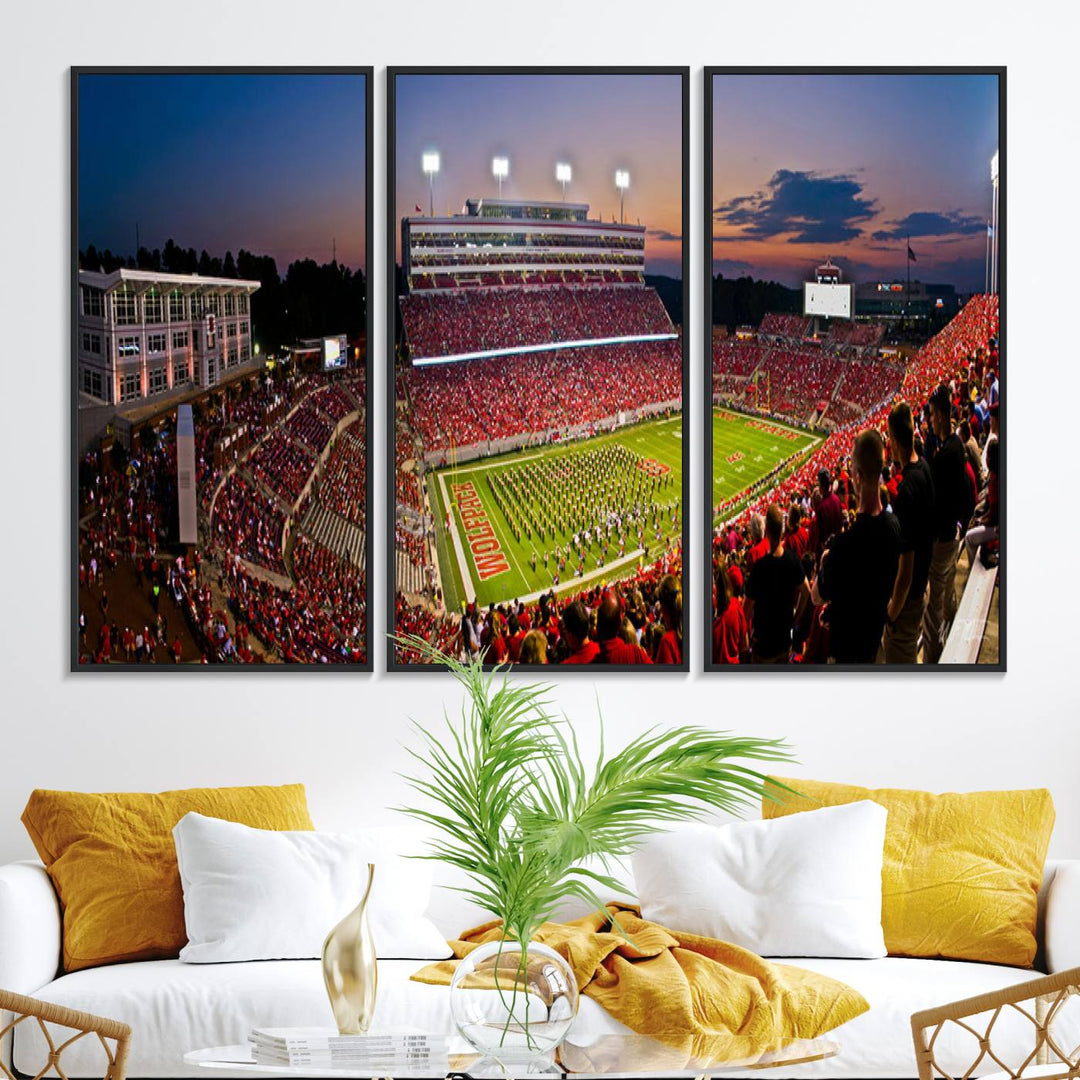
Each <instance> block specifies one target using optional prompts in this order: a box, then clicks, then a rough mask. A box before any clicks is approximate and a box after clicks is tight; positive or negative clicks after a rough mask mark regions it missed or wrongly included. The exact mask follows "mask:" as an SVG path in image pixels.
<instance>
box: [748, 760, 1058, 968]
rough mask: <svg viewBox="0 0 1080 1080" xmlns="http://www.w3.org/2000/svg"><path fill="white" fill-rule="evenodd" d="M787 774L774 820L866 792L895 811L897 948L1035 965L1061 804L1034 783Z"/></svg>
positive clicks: (893, 938)
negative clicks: (897, 783)
mask: <svg viewBox="0 0 1080 1080" xmlns="http://www.w3.org/2000/svg"><path fill="white" fill-rule="evenodd" d="M780 782H781V783H783V784H786V785H788V786H789V787H791V788H793V789H794V790H795V791H796V792H799V793H801V794H802V795H804V796H806V798H800V797H799V796H798V795H792V794H789V793H787V792H785V791H782V790H776V789H772V791H771V792H770V793H769V794H770V795H771V796H775V797H767V798H765V799H764V800H763V802H762V813H763V815H764V817H766V818H775V817H780V816H783V815H787V814H794V813H798V812H801V811H806V810H814V809H817V808H818V807H821V806H839V805H842V804H845V803H852V802H856V801H859V800H862V799H871V800H873V801H874V802H877V803H880V804H881V805H882V806H884V807H885V809H886V810H888V811H889V819H888V825H887V827H886V830H885V860H884V866H883V868H882V910H881V924H882V927H883V929H884V931H885V945H886V947H887V948H888V950H889V953H890V954H892V955H900V956H945V957H950V958H952V959H955V960H980V961H983V962H985V963H990V964H1015V965H1017V966H1020V967H1030V966H1031V965H1032V964H1033V963H1034V960H1035V953H1036V941H1035V930H1036V918H1037V895H1038V891H1039V885H1040V883H1041V882H1042V879H1043V863H1044V862H1045V860H1046V850H1047V847H1048V846H1049V844H1050V834H1051V832H1052V831H1053V828H1054V802H1053V799H1051V797H1050V792H1049V791H1046V790H1045V789H1036V790H1031V791H974V792H968V793H964V794H958V793H956V792H949V793H947V794H944V795H935V794H932V793H931V792H929V791H904V790H900V789H893V788H881V789H878V790H871V789H870V788H864V787H855V786H853V785H850V784H830V783H822V782H820V781H816V780H790V779H787V778H781V779H780Z"/></svg>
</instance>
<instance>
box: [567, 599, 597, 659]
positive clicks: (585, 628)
mask: <svg viewBox="0 0 1080 1080" xmlns="http://www.w3.org/2000/svg"><path fill="white" fill-rule="evenodd" d="M562 636H563V639H564V640H565V641H566V645H567V648H568V649H569V650H570V654H569V655H568V656H567V658H566V659H565V660H564V661H563V663H564V664H591V663H592V662H593V661H594V660H595V659H596V655H597V653H599V652H600V646H599V645H597V644H596V642H595V641H592V640H591V639H590V638H589V613H588V612H587V611H586V610H585V605H584V604H583V603H582V602H581V601H580V600H575V601H574V602H573V603H572V604H569V605H568V606H567V607H565V608H563V613H562Z"/></svg>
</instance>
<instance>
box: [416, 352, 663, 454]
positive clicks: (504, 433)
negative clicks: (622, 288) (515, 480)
mask: <svg viewBox="0 0 1080 1080" xmlns="http://www.w3.org/2000/svg"><path fill="white" fill-rule="evenodd" d="M403 380H404V382H405V384H406V387H407V393H408V397H409V400H410V402H411V406H412V422H413V424H414V427H415V430H416V433H417V434H418V435H419V436H420V438H421V440H422V442H423V446H424V450H425V452H426V453H431V452H432V451H444V450H447V449H449V447H450V446H451V445H452V444H453V445H457V446H467V445H471V444H475V443H481V442H485V441H488V440H494V439H504V438H512V437H515V436H519V435H523V434H527V433H541V432H549V431H562V430H565V429H567V428H569V427H571V426H573V425H577V424H584V423H596V422H597V421H600V420H603V419H606V418H607V417H610V416H612V415H614V414H615V413H617V412H619V411H620V410H626V409H636V408H638V407H640V406H641V405H645V404H648V403H654V402H663V401H673V400H681V398H682V353H681V350H680V347H679V343H678V341H676V340H669V341H656V342H632V343H628V344H623V345H597V346H591V347H589V348H583V349H564V350H558V351H550V352H548V351H545V352H536V353H527V354H523V355H516V356H498V357H492V358H490V359H486V360H470V361H467V362H463V363H460V364H445V365H443V364H440V365H435V366H430V367H410V368H408V369H407V370H406V371H405V372H404V374H403Z"/></svg>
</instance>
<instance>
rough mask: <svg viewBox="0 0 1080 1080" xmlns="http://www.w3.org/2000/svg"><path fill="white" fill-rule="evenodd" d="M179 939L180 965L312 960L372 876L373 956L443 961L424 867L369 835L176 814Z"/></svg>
mask: <svg viewBox="0 0 1080 1080" xmlns="http://www.w3.org/2000/svg"><path fill="white" fill-rule="evenodd" d="M173 836H174V837H175V838H176V858H177V862H178V863H179V866H180V880H181V882H182V883H183V887H184V923H185V925H186V927H187V936H188V943H187V944H186V945H185V946H184V947H183V948H182V949H181V950H180V959H181V960H183V961H184V962H185V963H188V964H213V963H224V962H230V963H231V962H235V961H241V960H314V959H318V958H319V957H320V956H321V955H322V948H323V942H324V941H325V939H326V935H327V934H328V933H329V931H330V930H331V928H332V927H334V926H336V925H337V924H338V922H340V921H341V919H343V918H344V917H345V915H346V914H347V913H348V912H350V911H352V910H353V908H355V907H356V905H357V903H359V901H360V898H361V897H362V896H363V895H364V893H365V890H366V888H367V883H368V867H369V865H372V866H374V871H375V877H374V880H373V883H372V889H371V893H370V895H369V897H368V904H367V918H368V924H369V926H370V927H371V934H372V938H373V940H374V942H375V949H376V952H377V955H378V956H380V957H382V958H385V959H416V960H442V959H444V958H445V957H447V956H449V955H450V947H449V945H447V943H446V939H445V938H444V937H443V936H442V935H441V934H440V933H439V931H438V930H437V929H436V928H435V925H434V923H432V922H431V920H430V919H428V918H426V917H425V916H424V912H425V911H426V910H427V907H428V901H429V900H430V899H431V871H430V868H429V865H428V864H427V863H424V862H420V861H419V860H412V859H403V858H401V857H400V856H398V855H393V854H391V853H389V852H387V851H386V850H385V849H383V848H382V847H381V846H380V845H379V844H378V842H377V841H376V840H375V839H374V838H364V837H361V836H348V835H345V834H344V833H322V832H311V831H309V830H300V831H295V832H294V831H288V830H281V829H252V828H249V827H248V826H247V825H240V824H238V823H237V822H235V821H222V820H220V819H219V818H209V817H205V816H204V815H202V814H194V813H193V814H185V815H184V816H183V817H182V818H181V819H180V821H179V823H178V824H177V826H176V828H175V829H173Z"/></svg>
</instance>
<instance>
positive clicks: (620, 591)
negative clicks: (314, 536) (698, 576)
mask: <svg viewBox="0 0 1080 1080" xmlns="http://www.w3.org/2000/svg"><path fill="white" fill-rule="evenodd" d="M682 607H683V602H682V545H681V543H680V541H678V540H677V539H676V540H674V541H673V542H672V543H671V544H670V545H668V546H667V547H666V548H665V550H664V551H663V553H662V554H661V555H660V557H659V558H658V559H657V560H656V561H655V562H654V563H652V564H651V565H648V566H642V567H641V568H640V569H639V570H638V572H637V573H636V574H634V575H632V576H631V577H628V578H625V579H623V580H620V581H616V582H611V583H600V584H596V585H593V586H590V587H589V588H585V589H581V590H577V591H571V592H570V593H567V594H562V595H556V593H555V592H554V591H549V592H545V593H543V594H542V595H541V596H540V597H539V598H538V599H537V600H533V601H529V602H527V603H526V602H520V601H517V600H514V601H510V602H507V603H502V604H491V605H489V606H488V607H486V608H483V607H479V606H477V605H476V604H470V605H468V607H467V609H466V611H465V612H464V613H463V614H460V615H458V614H450V613H446V614H438V613H436V612H434V611H432V610H430V609H426V608H423V607H420V606H418V605H415V604H411V603H409V602H408V601H407V599H406V598H405V597H404V596H403V595H402V594H400V593H399V594H398V596H397V600H396V611H395V614H396V623H395V625H396V627H397V632H398V633H399V634H414V635H418V636H420V637H423V638H424V639H425V640H427V641H428V642H430V643H432V644H435V645H437V646H438V648H439V649H440V651H442V652H446V653H448V654H450V655H453V656H456V657H458V658H460V659H469V658H476V657H479V656H481V655H483V656H484V658H485V659H487V660H489V661H491V662H493V663H499V664H504V663H510V664H563V665H568V666H575V665H581V664H595V665H604V664H622V665H625V664H629V665H639V664H662V665H670V664H681V663H683V659H684V656H685V653H684V645H683V618H682ZM395 650H396V655H397V658H398V662H399V663H416V662H418V661H419V659H420V658H419V657H418V655H417V653H416V651H415V650H414V649H411V648H410V647H409V646H408V645H407V644H402V643H396V644H395Z"/></svg>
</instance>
